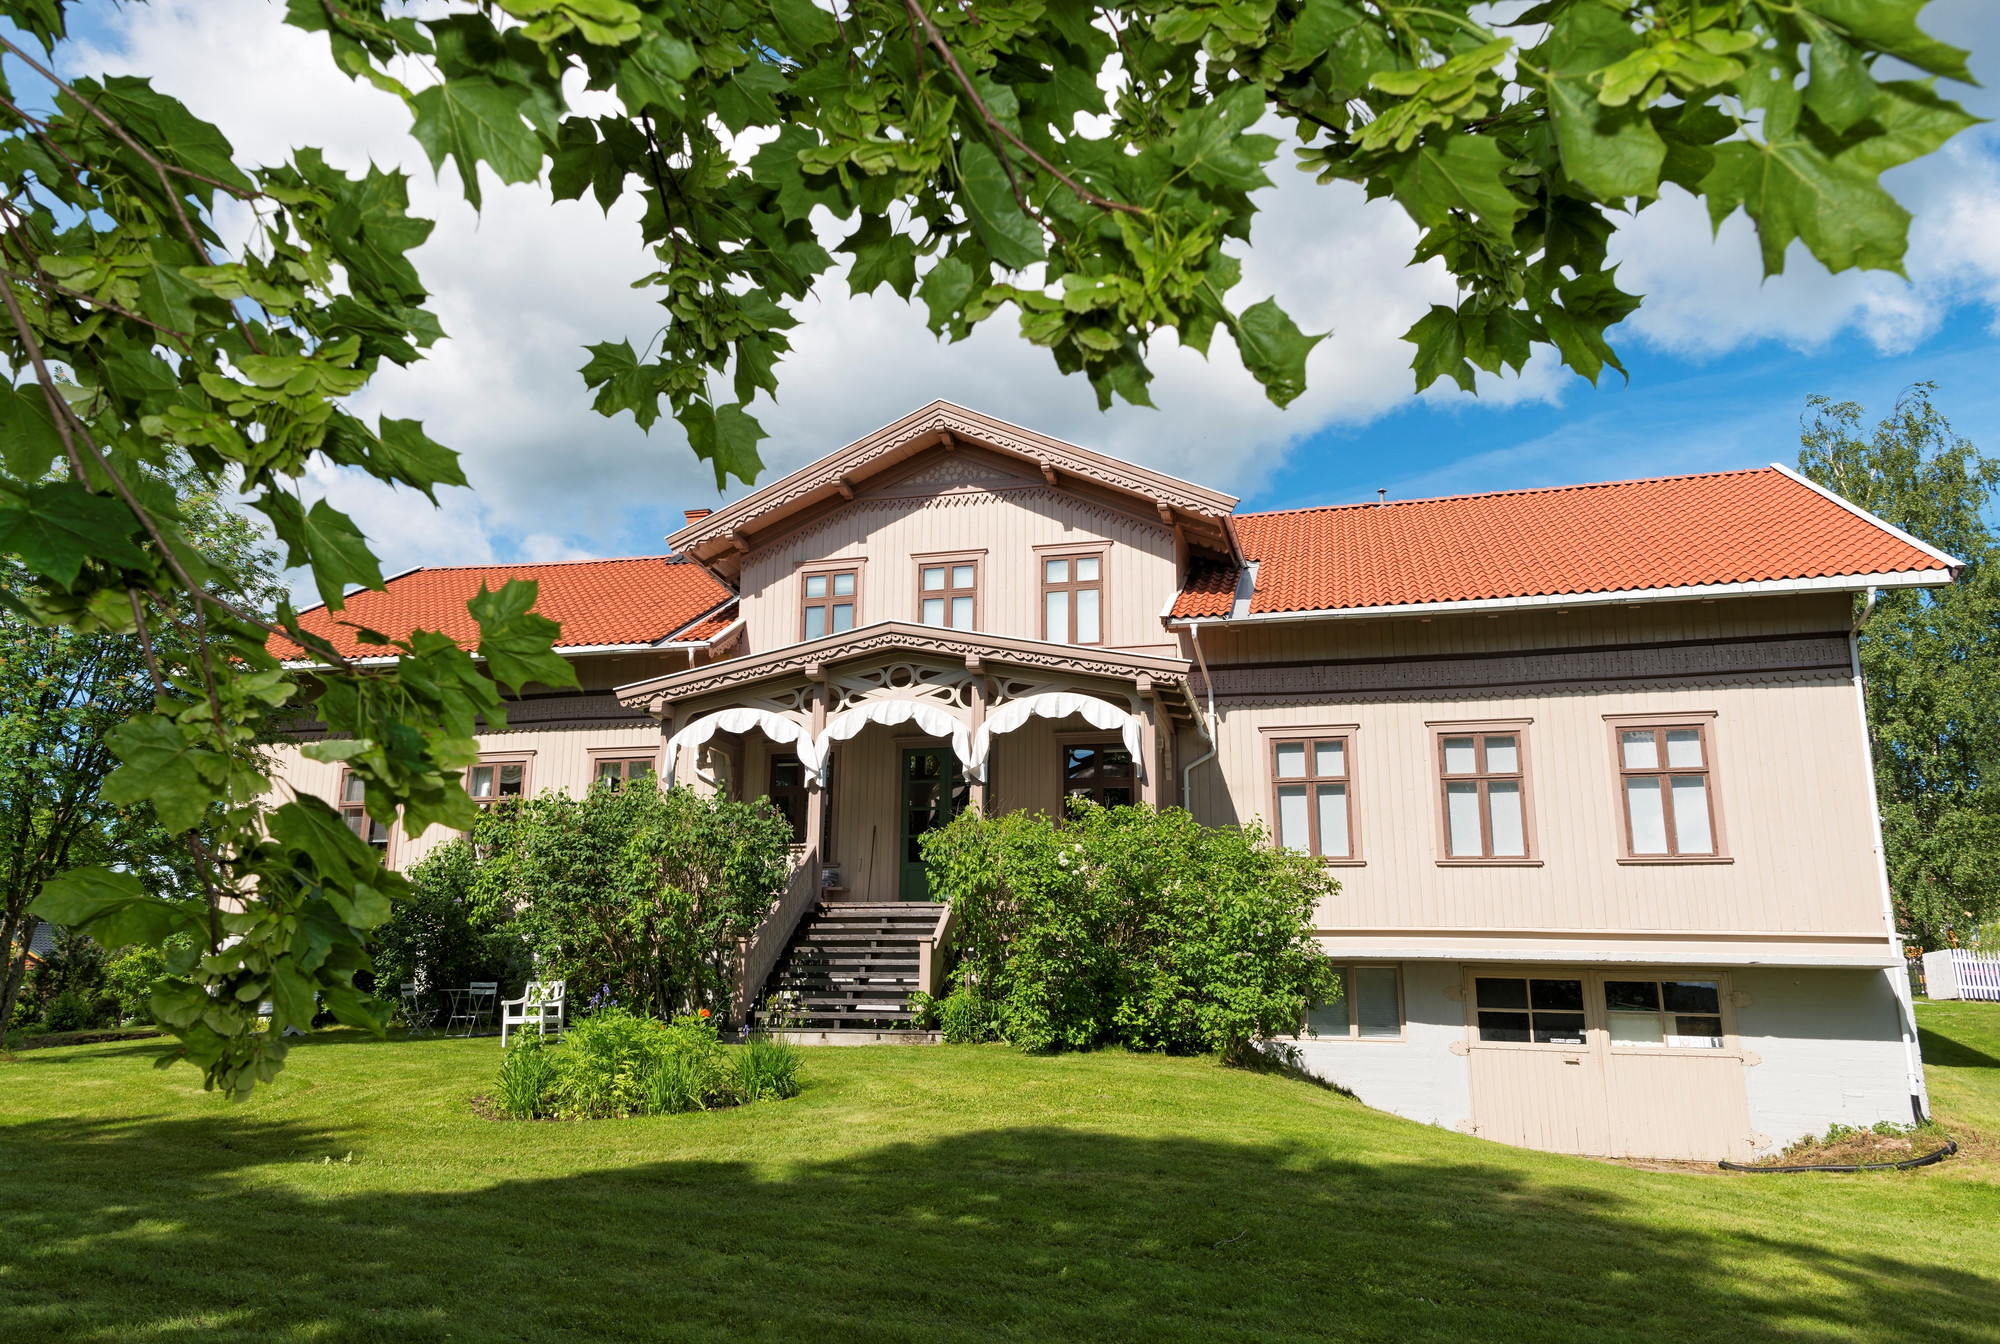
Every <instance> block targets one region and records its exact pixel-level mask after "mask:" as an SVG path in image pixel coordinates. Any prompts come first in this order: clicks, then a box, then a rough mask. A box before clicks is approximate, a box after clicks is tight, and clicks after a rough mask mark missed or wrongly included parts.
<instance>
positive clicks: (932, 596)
mask: <svg viewBox="0 0 2000 1344" xmlns="http://www.w3.org/2000/svg"><path fill="white" fill-rule="evenodd" d="M917 589H918V592H917V618H918V619H919V620H921V621H922V622H923V623H924V624H925V625H937V626H944V627H946V628H948V629H951V630H977V629H978V628H979V562H978V561H977V560H941V561H939V562H937V563H936V564H931V563H929V562H925V563H922V564H919V565H918V566H917Z"/></svg>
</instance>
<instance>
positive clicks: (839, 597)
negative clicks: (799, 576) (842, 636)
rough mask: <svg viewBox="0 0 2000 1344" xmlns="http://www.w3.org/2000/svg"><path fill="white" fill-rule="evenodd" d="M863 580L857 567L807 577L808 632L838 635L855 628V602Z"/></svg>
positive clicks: (810, 636) (811, 635)
mask: <svg viewBox="0 0 2000 1344" xmlns="http://www.w3.org/2000/svg"><path fill="white" fill-rule="evenodd" d="M860 582H861V571H860V570H858V569H830V570H825V571H823V572H821V573H817V574H807V575H806V576H805V578H804V589H803V591H804V593H805V617H804V620H805V635H804V637H805V638H806V639H818V638H819V637H820V636H821V635H837V634H839V633H840V632H841V631H843V630H852V629H853V628H854V606H855V600H856V594H857V589H858V588H859V586H860Z"/></svg>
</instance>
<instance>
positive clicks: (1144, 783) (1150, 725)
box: [1134, 673, 1160, 807]
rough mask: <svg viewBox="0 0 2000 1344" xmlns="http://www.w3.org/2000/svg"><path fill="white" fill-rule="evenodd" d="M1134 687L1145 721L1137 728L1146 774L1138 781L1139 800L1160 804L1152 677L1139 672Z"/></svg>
mask: <svg viewBox="0 0 2000 1344" xmlns="http://www.w3.org/2000/svg"><path fill="white" fill-rule="evenodd" d="M1134 689H1135V690H1137V691H1138V692H1139V703H1140V704H1141V705H1143V706H1144V707H1145V710H1146V719H1145V723H1144V724H1143V725H1141V727H1140V729H1139V756H1140V763H1141V764H1142V765H1143V766H1144V768H1145V771H1146V776H1145V778H1144V779H1142V780H1140V781H1139V801H1140V802H1142V803H1149V804H1151V805H1152V806H1154V807H1158V806H1160V745H1159V744H1160V702H1159V700H1158V698H1157V697H1156V696H1155V695H1154V694H1153V679H1152V678H1151V677H1149V676H1146V675H1144V674H1143V673H1142V674H1140V676H1139V678H1138V680H1137V682H1135V683H1134Z"/></svg>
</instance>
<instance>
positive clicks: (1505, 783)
mask: <svg viewBox="0 0 2000 1344" xmlns="http://www.w3.org/2000/svg"><path fill="white" fill-rule="evenodd" d="M1437 741H1438V771H1439V773H1440V775H1441V776H1442V779H1441V781H1440V783H1441V786H1442V788H1443V791H1444V798H1443V802H1444V833H1445V856H1446V858H1447V859H1459V860H1476V859H1525V858H1527V857H1528V852H1529V847H1530V839H1531V837H1530V835H1529V825H1528V804H1527V773H1526V771H1525V769H1524V768H1523V765H1524V762H1523V760H1522V757H1523V755H1524V750H1525V745H1526V744H1525V742H1524V740H1523V737H1522V734H1521V732H1520V731H1519V730H1518V729H1513V730H1509V731H1506V732H1484V731H1467V732H1454V731H1451V730H1449V729H1447V730H1443V731H1440V732H1439V733H1438V738H1437Z"/></svg>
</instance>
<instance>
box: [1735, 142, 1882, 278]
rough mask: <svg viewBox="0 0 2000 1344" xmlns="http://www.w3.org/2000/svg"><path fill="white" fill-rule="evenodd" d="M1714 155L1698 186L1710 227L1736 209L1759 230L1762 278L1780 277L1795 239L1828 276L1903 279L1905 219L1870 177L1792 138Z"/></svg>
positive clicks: (1744, 145)
mask: <svg viewBox="0 0 2000 1344" xmlns="http://www.w3.org/2000/svg"><path fill="white" fill-rule="evenodd" d="M1714 152H1715V166H1714V167H1713V168H1711V169H1709V171H1708V175H1707V176H1706V177H1704V178H1703V179H1702V181H1701V187H1702V192H1703V194H1704V195H1705V196H1707V198H1708V217H1709V220H1710V222H1711V223H1712V224H1713V225H1714V226H1715V227H1716V228H1720V227H1721V226H1722V221H1723V220H1724V219H1727V218H1728V217H1729V215H1730V213H1731V212H1732V211H1734V210H1735V209H1736V207H1737V206H1739V205H1740V206H1742V207H1743V209H1744V211H1745V212H1746V213H1748V214H1749V216H1750V218H1751V220H1752V221H1753V222H1755V224H1756V226H1757V241H1758V243H1759V245H1760V246H1761V248H1762V250H1763V255H1764V274H1766V275H1777V274H1779V273H1780V272H1782V271H1783V270H1784V269H1785V249H1786V247H1787V246H1789V245H1790V243H1791V241H1792V239H1794V238H1797V239H1800V240H1801V241H1803V242H1804V243H1805V245H1806V247H1807V248H1808V249H1810V250H1811V252H1812V254H1813V255H1814V256H1815V257H1818V258H1819V260H1820V263H1821V264H1822V265H1824V266H1825V267H1826V268H1827V269H1828V270H1829V271H1833V272H1836V273H1838V272H1840V271H1844V270H1847V269H1848V268H1850V267H1855V266H1859V267H1861V268H1863V269H1864V270H1881V271H1894V272H1896V273H1897V274H1898V275H1901V274H1902V273H1903V253H1904V251H1905V249H1906V248H1907V247H1908V242H1909V228H1910V213H1909V211H1907V210H1905V209H1903V207H1902V206H1900V205H1898V204H1896V199H1895V197H1893V196H1891V195H1890V194H1889V193H1888V192H1886V191H1884V190H1883V189H1882V187H1881V185H1880V184H1879V183H1878V182H1876V181H1875V176H1874V174H1873V173H1870V172H1867V171H1866V170H1864V169H1860V168H1856V167H1851V166H1849V165H1847V164H1843V163H1839V162H1836V161H1835V160H1833V159H1830V158H1828V157H1827V156H1826V155H1825V154H1823V153H1821V152H1820V150H1819V149H1818V148H1817V147H1816V146H1814V145H1813V144H1812V142H1811V141H1809V140H1807V139H1805V138H1804V137H1803V136H1797V135H1794V136H1790V137H1787V138H1785V139H1782V140H1778V141H1775V142H1773V143H1769V144H1766V143H1763V142H1760V141H1754V140H1732V141H1729V142H1727V143H1725V144H1720V145H1717V146H1716V147H1715V151H1714Z"/></svg>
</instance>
